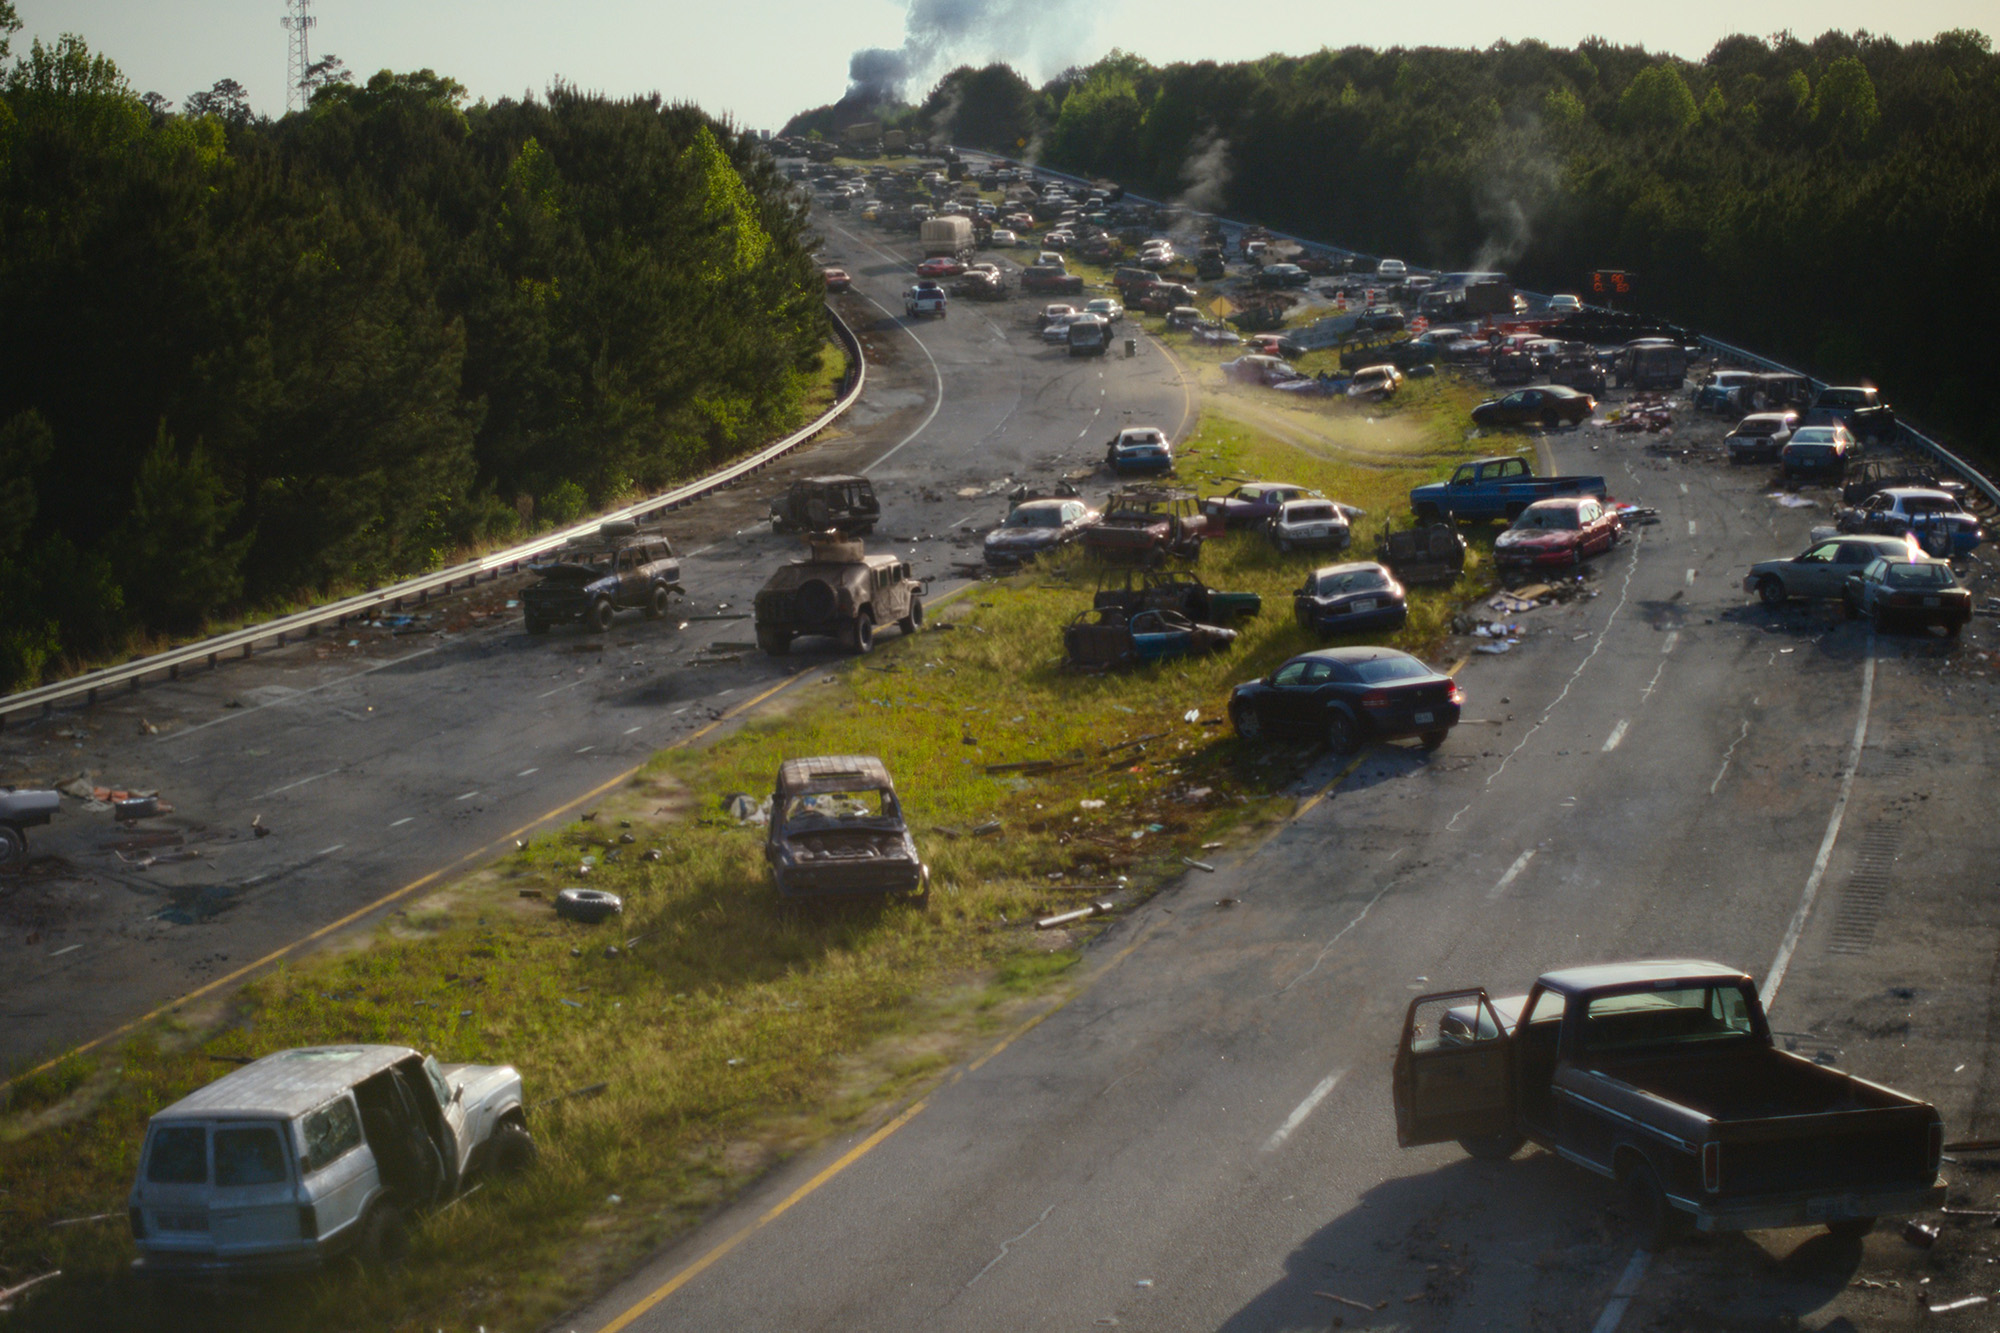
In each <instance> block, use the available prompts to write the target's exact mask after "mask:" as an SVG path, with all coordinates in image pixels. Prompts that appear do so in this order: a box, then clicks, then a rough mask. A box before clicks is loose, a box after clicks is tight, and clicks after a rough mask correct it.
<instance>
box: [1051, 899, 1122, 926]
mask: <svg viewBox="0 0 2000 1333" xmlns="http://www.w3.org/2000/svg"><path fill="white" fill-rule="evenodd" d="M1114 906H1115V904H1113V903H1108V902H1095V903H1092V904H1090V906H1088V907H1079V908H1077V909H1076V910H1075V911H1073V912H1058V913H1056V914H1055V915H1054V916H1045V917H1043V918H1041V920H1039V921H1037V922H1035V929H1036V930H1050V929H1053V928H1054V927H1056V926H1066V925H1068V924H1069V923H1070V922H1072V921H1082V920H1084V919H1085V918H1087V917H1093V916H1102V915H1104V914H1105V913H1106V912H1109V911H1111V910H1112V908H1113V907H1114Z"/></svg>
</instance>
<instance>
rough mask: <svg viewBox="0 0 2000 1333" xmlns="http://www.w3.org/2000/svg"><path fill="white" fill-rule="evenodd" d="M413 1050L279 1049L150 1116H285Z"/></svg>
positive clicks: (301, 1112)
mask: <svg viewBox="0 0 2000 1333" xmlns="http://www.w3.org/2000/svg"><path fill="white" fill-rule="evenodd" d="M418 1054H419V1053H418V1052H417V1051H414V1050H412V1049H411V1048H409V1047H408V1046H308V1047H301V1048H299V1049H296V1050H290V1051H279V1052H277V1053H275V1054H273V1055H267V1056H265V1057H264V1058H263V1059H261V1060H255V1061H252V1062H251V1063H249V1064H247V1065H245V1066H243V1067H242V1068H241V1069H238V1070H235V1071H233V1072H232V1073H228V1074H224V1075H223V1076H222V1077H221V1078H219V1079H217V1080H216V1081H215V1082H213V1083H211V1084H209V1085H208V1086H207V1087H204V1088H196V1089H195V1090H194V1091H193V1092H191V1093H189V1094H188V1095H187V1096H185V1097H183V1098H181V1099H180V1100H179V1101H177V1102H175V1103H174V1104H173V1105H171V1106H168V1107H166V1108H165V1109H163V1110H160V1111H157V1112H155V1113H154V1115H153V1119H154V1120H156V1121H159V1120H217V1119H225V1118H229V1117H245V1118H255V1119H260V1120H261V1119H284V1120H289V1119H291V1118H293V1117H294V1116H301V1115H304V1114H305V1113H306V1112H307V1111H310V1110H312V1109H314V1108H315V1107H318V1106H322V1105H324V1104H325V1103H326V1102H328V1101H330V1100H331V1099H332V1098H334V1097H336V1096H338V1095H339V1094H340V1093H341V1092H342V1091H344V1090H345V1089H347V1088H351V1087H353V1086H354V1085H355V1084H356V1083H359V1082H361V1081H362V1080H363V1079H367V1078H372V1077H373V1076H375V1075H376V1074H379V1073H381V1072H382V1071H383V1070H385V1069H387V1068H389V1067H390V1066H391V1065H395V1064H400V1063H401V1062H402V1061H404V1060H407V1059H408V1058H410V1057H411V1056H413V1055H418Z"/></svg>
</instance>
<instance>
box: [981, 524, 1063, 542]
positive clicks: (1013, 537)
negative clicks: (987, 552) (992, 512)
mask: <svg viewBox="0 0 2000 1333" xmlns="http://www.w3.org/2000/svg"><path fill="white" fill-rule="evenodd" d="M1062 535H1063V530H1062V529H1061V528H995V529H993V531H991V532H989V533H987V534H986V544H987V545H988V546H1002V547H1035V546H1053V545H1055V544H1056V543H1057V542H1059V541H1061V540H1062Z"/></svg>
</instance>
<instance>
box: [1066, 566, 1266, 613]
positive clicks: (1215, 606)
mask: <svg viewBox="0 0 2000 1333" xmlns="http://www.w3.org/2000/svg"><path fill="white" fill-rule="evenodd" d="M1090 604H1091V606H1092V607H1094V608H1096V609H1098V610H1111V611H1120V612H1123V613H1124V614H1125V615H1128V616H1135V615H1137V614H1139V612H1141V611H1173V612H1175V613H1177V614H1179V615H1182V616H1185V617H1186V618H1187V619H1189V620H1193V621H1197V622H1200V623H1202V624H1208V625H1233V624H1235V623H1236V622H1237V621H1238V620H1241V619H1242V618H1243V617H1245V616H1254V615H1256V614H1257V613H1258V612H1259V611H1261V610H1263V609H1264V599H1263V598H1262V597H1261V596H1259V595H1258V594H1256V593H1254V592H1224V591H1222V590H1221V589H1220V588H1211V587H1209V586H1208V585H1207V584H1206V583H1203V582H1202V581H1201V580H1200V579H1198V578H1196V577H1195V576H1194V575H1192V574H1189V573H1185V572H1183V571H1181V570H1168V569H1116V570H1111V571H1108V572H1107V573H1106V574H1105V575H1104V576H1103V577H1102V578H1100V579H1099V580H1098V581H1097V591H1096V592H1095V593H1093V594H1092V595H1091V599H1090Z"/></svg>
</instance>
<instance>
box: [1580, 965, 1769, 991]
mask: <svg viewBox="0 0 2000 1333" xmlns="http://www.w3.org/2000/svg"><path fill="white" fill-rule="evenodd" d="M1749 980H1750V978H1749V977H1748V976H1746V975H1745V974H1744V973H1743V972H1742V971H1740V970H1739V969H1737V968H1733V967H1726V966H1724V965H1723V964H1721V963H1711V962H1707V961H1705V960H1703V959H1699V958H1649V959H1641V960H1639V961H1636V962H1630V963H1597V964H1594V965H1592V966H1589V967H1566V968H1564V969H1562V970H1561V971H1560V972H1546V973H1543V974H1542V984H1543V985H1544V986H1547V987H1548V988H1549V989H1550V990H1555V991H1561V992H1563V993H1564V994H1565V995H1576V994H1579V993H1581V992H1583V991H1593V990H1605V989H1608V988H1611V987H1615V986H1646V985H1657V984H1659V983H1661V982H1668V981H1691V982H1697V983H1707V982H1716V981H1725V982H1732V983H1741V982H1747V981H1749Z"/></svg>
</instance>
